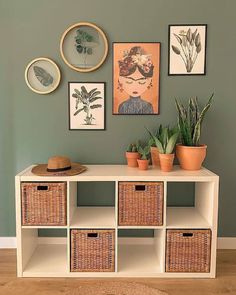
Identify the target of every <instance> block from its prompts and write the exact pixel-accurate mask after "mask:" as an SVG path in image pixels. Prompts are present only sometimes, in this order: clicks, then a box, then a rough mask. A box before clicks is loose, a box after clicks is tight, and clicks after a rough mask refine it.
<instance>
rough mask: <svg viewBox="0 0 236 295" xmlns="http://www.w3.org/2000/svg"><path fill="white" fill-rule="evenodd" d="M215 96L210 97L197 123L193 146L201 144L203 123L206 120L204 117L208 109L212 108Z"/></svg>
mask: <svg viewBox="0 0 236 295" xmlns="http://www.w3.org/2000/svg"><path fill="white" fill-rule="evenodd" d="M213 96H214V93H212V95H211V96H210V98H209V100H208V102H207V104H206V105H205V107H204V108H203V110H202V111H201V114H200V116H199V119H198V121H197V123H196V126H195V128H194V133H193V144H194V145H198V144H199V141H200V136H201V124H202V121H203V119H204V117H205V115H206V112H207V111H208V109H209V108H210V106H211V104H212V100H213Z"/></svg>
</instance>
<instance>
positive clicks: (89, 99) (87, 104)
mask: <svg viewBox="0 0 236 295" xmlns="http://www.w3.org/2000/svg"><path fill="white" fill-rule="evenodd" d="M100 94H101V91H97V88H93V89H92V90H91V91H89V92H88V91H87V89H86V88H85V86H81V89H80V90H78V89H76V88H75V89H74V93H73V94H72V97H74V98H75V99H76V104H75V109H76V111H75V113H74V116H77V115H78V114H79V113H81V112H84V113H85V114H86V116H85V119H84V122H85V125H92V124H93V122H94V123H96V118H95V117H94V115H93V114H92V110H94V109H98V108H102V104H99V103H97V101H98V100H100V99H102V97H101V96H100ZM95 101H96V103H94V102H95Z"/></svg>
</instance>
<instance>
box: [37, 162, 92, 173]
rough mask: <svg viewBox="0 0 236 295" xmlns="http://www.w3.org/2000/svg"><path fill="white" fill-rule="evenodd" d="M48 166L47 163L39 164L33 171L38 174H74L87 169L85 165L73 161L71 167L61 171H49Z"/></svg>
mask: <svg viewBox="0 0 236 295" xmlns="http://www.w3.org/2000/svg"><path fill="white" fill-rule="evenodd" d="M47 167H48V165H47V164H39V165H37V166H35V167H33V168H32V170H31V172H32V173H34V174H36V175H38V176H73V175H77V174H80V173H82V172H84V171H85V170H87V168H86V167H85V166H82V165H81V164H79V163H71V169H69V170H65V171H60V172H49V171H47Z"/></svg>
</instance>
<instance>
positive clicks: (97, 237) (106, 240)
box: [71, 229, 115, 272]
mask: <svg viewBox="0 0 236 295" xmlns="http://www.w3.org/2000/svg"><path fill="white" fill-rule="evenodd" d="M71 271H72V272H112V271H115V230H108V229H104V230H84V229H81V230H78V229H72V230H71Z"/></svg>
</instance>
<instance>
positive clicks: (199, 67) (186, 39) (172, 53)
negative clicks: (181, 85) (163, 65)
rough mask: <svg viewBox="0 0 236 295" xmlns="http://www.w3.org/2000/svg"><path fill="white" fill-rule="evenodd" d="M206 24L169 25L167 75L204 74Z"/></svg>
mask: <svg viewBox="0 0 236 295" xmlns="http://www.w3.org/2000/svg"><path fill="white" fill-rule="evenodd" d="M206 36H207V25H169V70H168V74H169V75H205V74H206Z"/></svg>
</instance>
